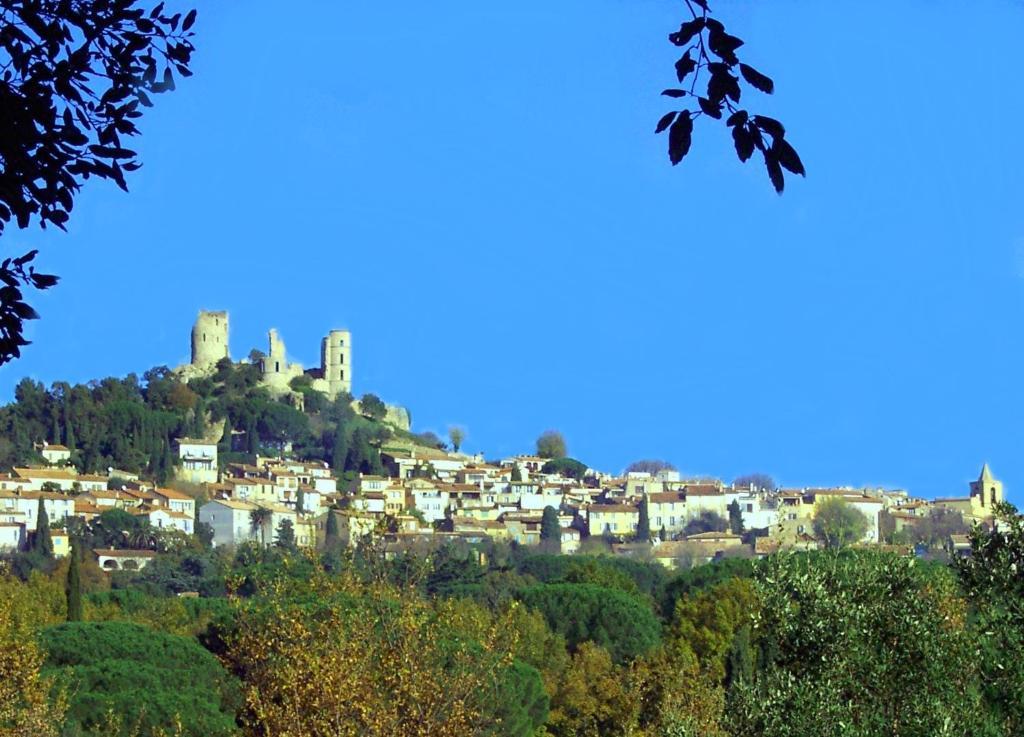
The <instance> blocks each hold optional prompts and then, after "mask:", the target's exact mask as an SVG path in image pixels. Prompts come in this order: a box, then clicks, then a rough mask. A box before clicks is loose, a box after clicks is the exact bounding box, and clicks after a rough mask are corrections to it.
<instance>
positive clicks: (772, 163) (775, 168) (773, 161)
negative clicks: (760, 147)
mask: <svg viewBox="0 0 1024 737" xmlns="http://www.w3.org/2000/svg"><path fill="white" fill-rule="evenodd" d="M764 165H765V167H766V168H767V169H768V178H769V179H771V180H772V186H773V187H775V191H776V192H778V193H779V194H782V190H784V189H785V188H786V177H785V176H784V175H783V173H782V166H780V165H779V160H778V159H777V158H775V154H773V153H772V152H771V150H768V151H765V152H764Z"/></svg>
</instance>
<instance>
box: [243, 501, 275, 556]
mask: <svg viewBox="0 0 1024 737" xmlns="http://www.w3.org/2000/svg"><path fill="white" fill-rule="evenodd" d="M273 514H274V513H273V512H271V511H270V510H269V509H267V508H266V507H257V508H256V509H254V510H252V511H251V512H249V526H250V527H251V528H252V531H253V533H256V532H259V533H260V542H262V543H263V545H264V546H266V544H267V523H268V522H270V520H271V518H272V517H273Z"/></svg>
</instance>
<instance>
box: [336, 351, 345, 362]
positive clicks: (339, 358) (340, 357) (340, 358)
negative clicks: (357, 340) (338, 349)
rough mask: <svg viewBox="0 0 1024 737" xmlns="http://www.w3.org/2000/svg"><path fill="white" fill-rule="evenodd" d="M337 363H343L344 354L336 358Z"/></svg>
mask: <svg viewBox="0 0 1024 737" xmlns="http://www.w3.org/2000/svg"><path fill="white" fill-rule="evenodd" d="M338 363H345V354H344V353H342V354H341V355H340V356H338Z"/></svg>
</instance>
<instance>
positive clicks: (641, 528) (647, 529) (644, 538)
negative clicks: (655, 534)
mask: <svg viewBox="0 0 1024 737" xmlns="http://www.w3.org/2000/svg"><path fill="white" fill-rule="evenodd" d="M636 539H637V541H638V542H642V543H646V542H650V540H651V518H650V512H649V511H648V509H647V495H646V494H644V498H643V499H642V500H641V501H640V518H639V519H638V520H637V522H636Z"/></svg>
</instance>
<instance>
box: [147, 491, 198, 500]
mask: <svg viewBox="0 0 1024 737" xmlns="http://www.w3.org/2000/svg"><path fill="white" fill-rule="evenodd" d="M153 493H154V494H156V495H157V496H162V497H164V498H165V499H177V500H182V501H190V502H194V501H195V498H194V497H191V496H189V495H188V494H183V493H181V492H180V491H175V490H174V489H154V490H153Z"/></svg>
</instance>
